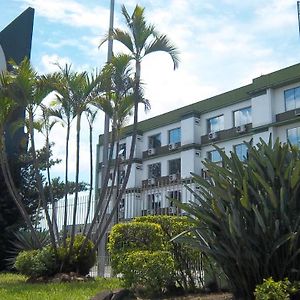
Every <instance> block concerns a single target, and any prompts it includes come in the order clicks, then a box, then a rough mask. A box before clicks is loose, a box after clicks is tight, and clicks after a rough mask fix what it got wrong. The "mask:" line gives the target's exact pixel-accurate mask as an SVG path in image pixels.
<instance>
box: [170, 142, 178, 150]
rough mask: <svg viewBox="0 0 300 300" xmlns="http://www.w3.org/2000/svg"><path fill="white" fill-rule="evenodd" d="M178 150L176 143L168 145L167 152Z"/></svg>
mask: <svg viewBox="0 0 300 300" xmlns="http://www.w3.org/2000/svg"><path fill="white" fill-rule="evenodd" d="M177 148H178V145H177V144H176V143H171V144H169V150H175V149H177Z"/></svg>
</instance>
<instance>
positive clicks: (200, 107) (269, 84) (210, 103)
mask: <svg viewBox="0 0 300 300" xmlns="http://www.w3.org/2000/svg"><path fill="white" fill-rule="evenodd" d="M297 81H300V64H296V65H292V66H290V67H287V68H284V69H281V70H278V71H275V72H272V73H269V74H266V75H262V76H259V77H257V78H254V79H253V80H252V83H251V84H248V85H245V86H242V87H240V88H237V89H234V90H231V91H228V92H225V93H222V94H219V95H217V96H213V97H210V98H208V99H204V100H201V101H198V102H195V103H192V104H189V105H186V106H183V107H181V108H178V109H175V110H172V111H169V112H167V113H164V114H161V115H158V116H155V117H153V118H150V119H147V120H144V121H141V122H139V123H138V130H139V131H141V132H146V131H149V130H151V129H155V128H160V127H162V126H166V125H168V124H172V123H176V122H179V121H180V120H182V119H183V118H185V117H186V116H189V115H196V116H197V115H198V116H200V115H201V114H203V113H207V112H210V111H214V110H216V109H219V108H223V107H227V106H229V105H232V104H235V103H238V102H242V101H245V100H248V99H251V97H253V95H255V94H259V93H261V92H263V91H265V90H266V89H268V88H276V87H281V86H284V85H287V84H291V83H294V82H297ZM131 132H132V125H129V126H127V127H125V128H123V135H124V136H126V135H129V134H131ZM102 136H103V135H100V136H99V144H102Z"/></svg>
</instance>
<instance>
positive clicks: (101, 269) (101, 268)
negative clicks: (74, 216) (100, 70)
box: [98, 0, 115, 276]
mask: <svg viewBox="0 0 300 300" xmlns="http://www.w3.org/2000/svg"><path fill="white" fill-rule="evenodd" d="M114 10H115V1H114V0H110V16H109V29H108V48H107V62H110V61H111V59H112V53H113V39H112V32H113V28H114ZM109 122H110V118H109V116H108V114H105V120H104V134H103V155H102V157H103V160H102V169H101V188H103V184H104V177H105V174H106V172H107V169H108V145H109ZM100 200H101V199H98V201H100ZM103 204H104V203H102V205H103ZM103 207H104V205H103ZM105 246H106V236H105V235H104V237H103V238H102V240H101V241H100V243H99V247H98V276H104V273H105Z"/></svg>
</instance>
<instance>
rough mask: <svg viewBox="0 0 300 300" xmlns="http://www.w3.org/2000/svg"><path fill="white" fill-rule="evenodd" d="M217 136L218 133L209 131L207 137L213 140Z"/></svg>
mask: <svg viewBox="0 0 300 300" xmlns="http://www.w3.org/2000/svg"><path fill="white" fill-rule="evenodd" d="M217 137H218V134H217V133H216V132H210V133H209V134H208V139H209V140H214V139H216V138H217Z"/></svg>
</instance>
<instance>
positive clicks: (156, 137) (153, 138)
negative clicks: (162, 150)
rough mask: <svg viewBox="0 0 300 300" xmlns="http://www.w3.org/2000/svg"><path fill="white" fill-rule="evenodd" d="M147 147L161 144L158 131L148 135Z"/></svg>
mask: <svg viewBox="0 0 300 300" xmlns="http://www.w3.org/2000/svg"><path fill="white" fill-rule="evenodd" d="M148 146H149V148H157V147H160V146H161V137H160V133H158V134H155V135H152V136H149V145H148Z"/></svg>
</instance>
